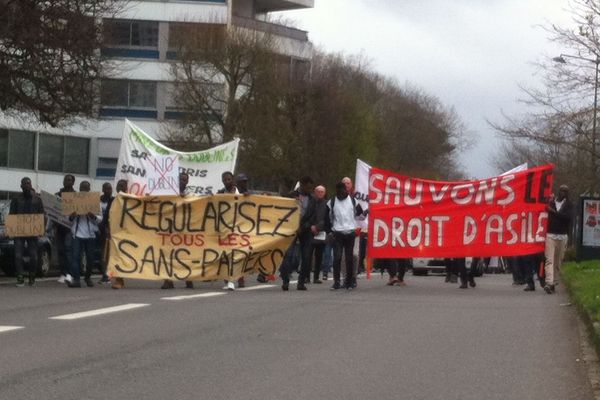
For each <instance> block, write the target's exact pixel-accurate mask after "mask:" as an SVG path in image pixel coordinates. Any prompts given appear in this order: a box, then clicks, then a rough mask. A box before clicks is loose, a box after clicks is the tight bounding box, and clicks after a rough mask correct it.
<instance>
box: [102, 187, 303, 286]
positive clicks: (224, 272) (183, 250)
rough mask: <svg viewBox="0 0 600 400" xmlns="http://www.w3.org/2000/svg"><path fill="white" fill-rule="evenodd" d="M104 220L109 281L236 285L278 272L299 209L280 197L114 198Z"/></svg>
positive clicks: (293, 232) (290, 239)
mask: <svg viewBox="0 0 600 400" xmlns="http://www.w3.org/2000/svg"><path fill="white" fill-rule="evenodd" d="M109 223H110V233H111V238H110V257H109V272H110V273H111V274H112V276H117V277H123V278H137V279H151V280H160V279H171V280H198V281H211V280H215V279H219V280H220V279H224V280H235V279H238V278H240V277H242V276H244V275H248V274H252V273H256V272H259V271H260V272H262V273H264V274H265V275H271V274H274V273H275V272H276V270H277V268H279V266H280V264H281V262H282V261H283V256H284V254H285V252H286V250H287V249H288V247H289V246H290V244H291V243H292V241H293V240H294V239H295V237H296V231H297V230H298V226H299V223H300V211H299V207H298V203H297V202H296V201H295V200H293V199H285V198H281V197H269V196H238V195H228V194H227V195H226V194H224V195H214V196H201V197H197V196H186V197H180V196H156V197H136V196H133V195H128V194H119V195H118V196H117V197H116V198H115V200H114V201H113V203H112V205H111V210H110V216H109Z"/></svg>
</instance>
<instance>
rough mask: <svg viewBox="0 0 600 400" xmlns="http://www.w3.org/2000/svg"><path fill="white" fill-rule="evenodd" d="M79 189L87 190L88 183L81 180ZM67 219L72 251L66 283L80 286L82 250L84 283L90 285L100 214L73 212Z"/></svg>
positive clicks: (100, 219)
mask: <svg viewBox="0 0 600 400" xmlns="http://www.w3.org/2000/svg"><path fill="white" fill-rule="evenodd" d="M79 191H80V192H89V191H90V183H89V182H88V181H82V182H81V183H80V184H79ZM98 202H100V199H98ZM69 219H70V220H71V221H73V225H71V234H72V235H73V242H72V252H73V253H72V264H71V276H72V280H71V281H70V282H69V281H67V285H68V286H69V287H70V288H80V287H81V253H82V251H83V253H84V254H85V261H86V271H85V283H86V285H87V286H88V287H92V286H94V283H93V282H92V279H91V274H92V263H93V262H94V251H95V250H96V249H95V247H96V244H97V241H96V235H97V234H98V233H99V229H98V224H99V223H100V222H101V221H102V214H98V215H95V214H93V213H87V214H85V215H77V214H76V213H73V214H71V215H70V216H69Z"/></svg>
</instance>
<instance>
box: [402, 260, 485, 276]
mask: <svg viewBox="0 0 600 400" xmlns="http://www.w3.org/2000/svg"><path fill="white" fill-rule="evenodd" d="M472 261H473V257H467V260H466V263H467V269H470V268H471V262H472ZM475 268H477V270H476V271H475V276H481V275H482V274H483V265H482V264H481V263H478V265H476V266H475ZM412 269H413V275H427V274H429V273H430V272H432V273H438V274H444V273H446V263H445V261H444V259H443V258H428V257H418V258H413V259H412Z"/></svg>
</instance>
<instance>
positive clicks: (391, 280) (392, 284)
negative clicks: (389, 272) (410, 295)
mask: <svg viewBox="0 0 600 400" xmlns="http://www.w3.org/2000/svg"><path fill="white" fill-rule="evenodd" d="M396 283H398V278H390V280H389V281H387V283H386V285H387V286H394V285H395V284H396Z"/></svg>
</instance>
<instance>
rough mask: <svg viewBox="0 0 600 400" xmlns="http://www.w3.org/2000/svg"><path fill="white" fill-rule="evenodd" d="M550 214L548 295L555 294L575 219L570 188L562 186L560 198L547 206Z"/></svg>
mask: <svg viewBox="0 0 600 400" xmlns="http://www.w3.org/2000/svg"><path fill="white" fill-rule="evenodd" d="M546 211H547V212H548V231H547V234H546V248H545V251H544V255H545V258H546V263H545V273H546V285H545V286H544V290H545V291H546V293H548V294H552V293H554V290H555V287H556V283H557V280H556V275H557V274H558V272H559V271H560V267H561V265H562V260H563V257H564V254H565V249H566V248H567V241H568V239H569V228H570V226H571V220H572V218H573V204H572V203H571V201H570V200H569V187H568V186H567V185H562V186H560V188H559V190H558V196H556V198H552V199H551V200H550V202H549V203H548V205H547V206H546Z"/></svg>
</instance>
